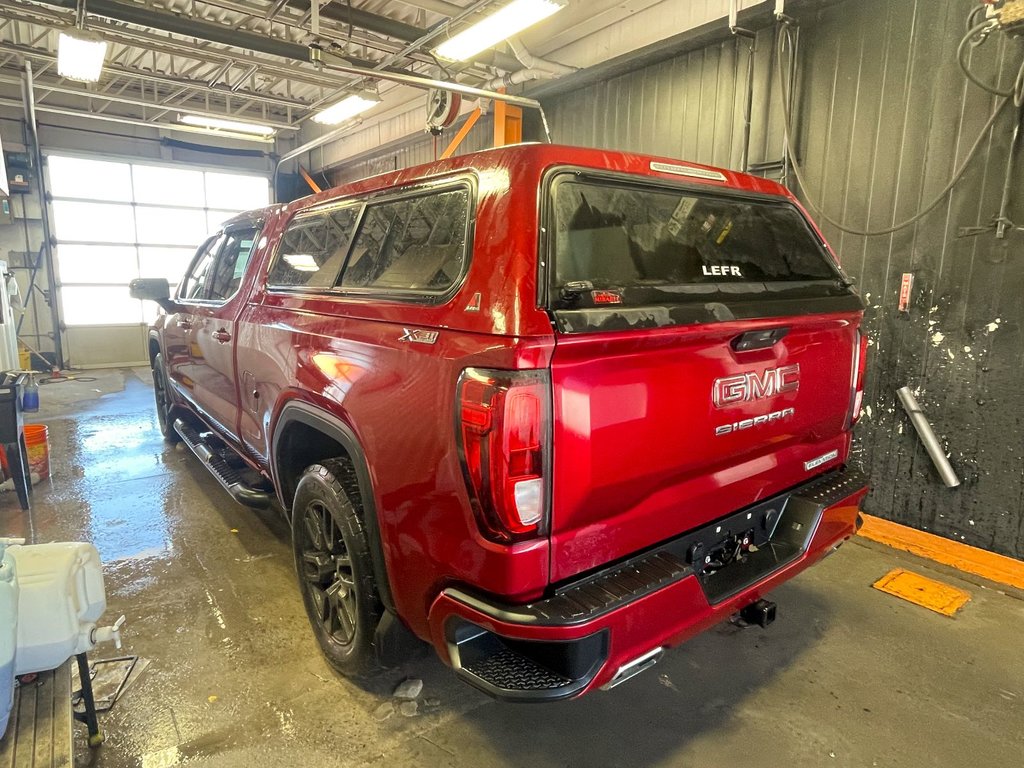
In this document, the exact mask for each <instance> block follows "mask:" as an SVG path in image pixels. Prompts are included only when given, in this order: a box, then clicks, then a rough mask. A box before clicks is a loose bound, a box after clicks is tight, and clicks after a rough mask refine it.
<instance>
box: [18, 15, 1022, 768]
mask: <svg viewBox="0 0 1024 768" xmlns="http://www.w3.org/2000/svg"><path fill="white" fill-rule="evenodd" d="M505 5H508V3H506V2H504V0H350V1H349V0H326V1H325V0H319V2H317V0H314V1H313V2H312V3H310V2H301V1H300V0H252V1H251V2H238V1H236V0H88V2H81V0H79V1H78V2H76V0H4V2H3V3H2V5H0V145H2V148H3V159H4V167H5V173H6V187H7V191H6V194H0V201H2V208H0V261H4V262H5V263H6V266H5V268H4V269H5V273H6V276H7V278H8V281H11V280H13V281H14V282H16V284H17V291H14V292H11V290H10V288H9V293H11V296H9V297H8V298H7V302H8V303H10V304H12V305H13V311H12V313H11V315H10V317H11V318H12V319H13V322H14V324H15V325H16V335H17V339H18V342H19V346H18V350H17V351H18V352H19V353H20V355H14V356H13V358H12V359H7V358H4V360H3V362H4V365H5V367H7V368H9V369H11V370H20V369H27V368H29V367H31V368H33V369H34V370H35V371H36V373H35V374H34V375H33V377H32V379H31V381H32V382H33V385H32V386H34V385H35V383H36V382H38V384H39V386H38V392H39V407H38V410H37V411H31V410H30V408H29V407H27V405H26V407H25V411H26V412H25V414H24V419H25V423H26V424H29V425H46V427H47V431H48V448H47V449H48V462H49V467H48V477H46V478H44V479H41V480H38V481H37V482H36V484H35V485H34V489H33V492H32V496H31V509H30V510H23V509H22V508H21V506H20V505H19V501H18V498H17V494H16V493H15V492H13V490H11V492H7V493H0V537H13V538H24V539H26V540H27V541H28V542H29V543H44V542H53V541H77V542H90V543H92V544H93V545H94V546H95V547H96V549H97V550H98V552H99V555H100V557H101V558H102V562H103V575H104V580H105V583H106V595H107V613H106V614H105V615H106V616H107V617H108V618H110V620H111V621H112V620H113V619H114V618H116V617H117V616H120V615H122V614H123V615H124V616H125V617H126V622H125V625H124V630H123V638H124V649H122V650H120V651H115V650H114V649H113V647H109V646H103V647H101V648H98V649H97V650H96V651H94V652H92V653H91V656H90V660H91V661H95V660H98V659H102V658H104V657H115V656H116V657H120V656H124V655H130V656H133V657H138V661H136V662H135V664H136V667H137V670H135V671H133V674H132V676H130V677H129V678H128V680H129V681H130V685H128V686H126V687H125V689H124V690H123V691H122V692H120V694H121V695H119V696H118V697H117V700H116V703H115V704H114V705H113V706H112V707H111V708H110V709H109V711H107V712H103V713H101V715H100V725H101V727H102V731H103V733H104V735H105V741H104V742H103V743H102V745H100V746H90V745H89V743H88V738H87V736H86V727H85V726H84V725H81V724H78V723H76V724H75V725H74V726H73V731H72V736H73V741H72V743H73V755H71V756H66V755H64V753H63V752H62V749H63V747H62V746H61V744H57V743H56V742H59V741H60V738H58V737H57V736H56V735H55V734H56V731H54V732H53V733H50V734H49V735H47V734H46V733H44V732H43V728H42V726H40V730H39V731H38V732H34V733H33V735H32V736H31V738H32V740H33V741H32V744H33V747H32V748H31V750H29V749H28V748H27V747H24V746H21V747H19V749H20V750H21V751H20V752H19V751H16V750H15V749H14V747H13V744H14V741H15V735H16V734H15V733H14V731H9V732H8V734H7V736H5V737H4V740H3V741H0V768H6V766H7V765H8V764H9V765H11V766H14V765H18V766H20V765H40V766H41V765H51V764H53V765H68V764H71V763H69V762H67V760H71V761H72V762H73V763H74V764H75V765H96V766H108V767H112V768H113V767H116V768H121V767H122V766H123V767H125V768H127V766H142V767H143V768H164V767H165V766H175V765H186V764H188V765H193V764H195V765H216V766H221V765H224V766H236V765H237V766H241V765H251V764H257V763H263V764H272V765H281V766H290V765H338V766H362V765H381V766H414V765H415V766H424V765H426V766H435V765H436V766H453V767H461V766H513V765H515V766H519V765H524V766H525V765H530V766H570V765H571V766H576V765H580V766H583V765H587V766H609V767H611V766H684V765H694V764H700V763H704V762H715V763H719V764H722V765H738V764H741V763H743V764H748V765H751V764H752V765H766V766H772V765H790V766H820V765H836V766H866V765H879V766H886V765H892V766H945V765H960V764H964V763H965V762H969V761H977V762H991V763H993V764H1000V765H1002V764H1005V765H1018V764H1022V763H1024V663H1022V662H1021V661H1020V659H1019V658H1018V654H1017V653H1016V652H1015V638H1017V637H1019V636H1020V634H1021V633H1022V632H1024V602H1022V601H1024V562H1022V561H1024V468H1022V467H1024V463H1022V462H1024V448H1022V446H1024V440H1022V434H1024V397H1022V396H1021V393H1020V387H1019V383H1018V375H1019V372H1020V371H1021V370H1022V367H1024V339H1022V335H1021V334H1022V323H1024V268H1022V259H1024V248H1022V234H1021V232H1022V230H1024V192H1022V191H1021V185H1020V183H1019V178H1020V176H1019V174H1020V168H1021V165H1020V163H1021V160H1020V157H1019V155H1020V147H1019V144H1020V136H1019V129H1020V122H1021V118H1022V116H1024V107H1022V106H1021V103H1024V84H1022V80H1024V64H1022V62H1024V42H1022V40H1024V2H1022V1H1021V0H1002V1H1001V2H988V3H979V2H978V1H977V0H942V1H941V2H940V1H939V0H888V1H887V0H787V1H786V2H782V0H768V1H767V2H756V1H755V0H699V1H696V0H693V1H691V0H625V1H623V0H591V1H590V2H584V1H583V0H564V1H563V2H559V3H556V4H555V5H558V6H564V7H560V8H559V9H558V10H557V12H554V13H552V14H551V15H550V16H549V17H547V18H545V19H543V20H541V21H538V22H537V23H536V24H534V25H532V26H530V27H528V28H526V29H524V30H522V31H521V33H518V34H515V35H514V36H512V37H509V38H507V39H505V38H501V39H500V40H498V41H497V42H496V43H495V44H493V45H492V46H490V47H489V48H487V49H485V50H484V51H482V52H480V53H477V54H475V55H473V56H471V58H470V60H469V61H463V62H451V61H447V60H444V59H441V58H439V57H438V55H437V54H436V52H435V51H436V49H437V48H438V45H439V44H440V43H441V42H443V41H445V40H448V39H452V37H453V32H455V31H458V30H462V29H464V28H467V27H469V26H470V25H471V24H473V23H475V22H477V21H479V20H480V19H482V18H485V17H487V16H488V15H489V14H492V13H494V12H495V11H496V10H497V9H499V8H501V7H503V6H505ZM982 25H985V26H984V31H983V32H981V33H979V32H977V31H976V30H977V29H978V28H980V27H982ZM972 30H975V31H974V33H973V34H972ZM62 33H69V34H72V35H74V34H78V35H79V36H81V37H83V38H92V39H96V40H103V41H105V42H106V50H105V56H104V58H103V62H102V71H101V73H100V74H99V77H98V80H96V81H95V82H88V83H86V82H81V81H79V80H76V79H74V78H73V77H70V76H66V75H62V74H61V71H60V69H59V64H58V54H59V50H58V48H59V45H60V42H59V39H60V37H61V34H62ZM965 70H966V72H965ZM446 88H447V90H446ZM495 92H498V93H495ZM483 93H487V94H490V95H497V96H498V98H491V97H490V96H483V95H481V94H483ZM353 96H358V97H360V99H362V101H361V102H360V103H359V104H358V111H355V110H356V107H352V109H349V110H348V114H344V112H343V115H342V116H341V117H340V118H339V117H338V115H337V114H335V115H333V116H331V118H332V119H331V120H330V121H327V122H325V121H324V119H323V118H321V119H318V118H320V117H321V116H322V115H323V113H324V111H325V108H327V107H330V106H332V105H339V103H343V100H345V99H348V98H351V97H353ZM502 97H510V99H509V100H508V101H502V100H501V98H502ZM533 105H536V106H539V107H541V108H542V109H537V108H534V106H533ZM548 134H549V135H550V139H551V140H552V141H553V142H554V143H556V144H560V145H573V146H582V147H594V148H599V149H606V150H619V151H627V152H636V153H642V154H644V155H653V156H658V157H664V158H670V159H677V160H679V161H688V162H694V163H700V164H706V165H710V166H716V167H720V168H724V169H731V170H735V171H745V172H747V173H750V174H752V175H755V176H761V177H764V178H768V179H772V180H774V181H778V182H780V183H782V184H783V185H784V186H786V187H788V188H789V189H790V190H791V191H792V192H793V193H794V194H795V195H796V196H797V197H798V198H799V199H800V201H801V202H802V203H803V205H804V206H805V207H806V208H807V210H808V212H809V213H810V215H811V216H812V217H813V218H814V219H815V221H816V222H817V223H818V225H819V226H820V228H821V230H822V232H823V234H824V235H825V237H826V239H827V240H828V241H829V243H830V244H831V246H832V247H833V249H834V250H835V251H836V253H837V254H838V255H839V257H840V259H841V263H842V267H843V269H844V270H845V272H846V273H847V274H848V275H849V276H850V277H851V278H852V279H853V281H854V283H855V286H856V290H857V291H858V293H859V294H860V296H861V297H862V299H863V302H864V304H865V306H866V310H865V315H864V321H863V328H864V330H865V332H866V333H867V335H868V338H869V341H868V345H869V346H868V348H869V356H868V368H867V379H866V381H867V384H866V390H865V392H864V408H863V416H862V417H861V419H860V421H859V422H858V424H857V425H856V429H855V433H854V435H855V438H854V443H853V449H852V451H853V452H852V459H851V460H852V462H853V463H855V464H857V465H859V466H860V467H861V468H862V469H863V471H864V472H865V473H866V474H867V476H868V477H869V479H870V486H871V491H870V493H869V495H868V496H867V498H866V500H865V501H864V503H863V509H864V511H865V513H867V522H866V523H865V525H864V528H863V529H861V531H860V535H858V536H856V537H854V538H853V539H851V541H850V542H849V544H847V545H846V546H844V547H843V548H842V549H841V550H839V551H838V552H836V554H835V555H834V556H831V557H829V558H827V559H826V560H824V561H823V562H822V563H821V564H820V565H819V566H817V567H815V568H812V569H810V570H808V571H806V572H805V573H803V574H801V575H800V576H799V577H797V578H796V579H794V580H793V581H791V582H788V583H786V584H784V585H782V586H781V587H779V588H778V589H776V590H775V591H774V592H773V593H772V599H773V600H774V601H776V602H777V603H778V606H779V620H778V621H777V622H775V623H774V624H773V625H772V626H771V627H766V628H760V627H748V626H743V625H742V622H726V623H723V624H719V625H718V626H716V627H714V628H712V629H710V630H709V631H707V632H705V633H703V634H701V635H698V636H697V637H695V638H693V639H691V640H689V641H687V642H686V643H685V644H683V645H682V646H680V647H678V648H674V649H671V650H669V651H668V652H667V653H666V654H665V656H664V657H663V658H662V659H661V660H660V662H659V663H658V664H657V666H656V667H654V669H653V670H651V671H649V672H647V673H645V674H643V675H640V676H638V677H636V678H635V679H633V680H630V681H629V682H627V683H626V684H624V685H622V686H621V687H618V688H615V689H614V690H611V691H606V692H604V691H602V692H597V691H595V692H594V693H590V694H588V695H587V696H585V697H583V698H582V699H580V700H574V701H566V702H559V703H551V704H544V705H539V706H532V705H531V706H521V705H514V704H508V703H500V702H496V701H493V700H491V699H490V698H488V697H487V696H485V695H483V694H482V693H480V692H478V691H476V690H473V689H472V688H470V687H468V686H467V685H465V684H464V683H462V682H460V681H459V680H458V679H457V678H456V677H455V676H454V675H453V674H452V673H451V670H449V669H448V668H447V667H446V666H445V665H444V664H443V663H442V662H441V661H440V660H438V659H437V658H436V657H435V656H434V654H433V653H430V652H429V649H426V650H424V651H423V652H422V653H416V654H414V658H412V659H411V660H410V661H408V662H406V663H404V664H402V665H400V666H397V667H395V668H392V669H389V670H387V671H386V672H385V673H384V674H382V675H380V676H378V677H376V678H374V679H373V680H371V681H369V682H365V683H360V684H356V683H354V682H352V681H350V680H348V679H346V678H344V677H342V676H340V675H339V674H337V673H336V672H335V671H334V670H333V669H332V668H331V667H330V666H329V665H328V664H327V663H326V662H325V661H324V659H323V658H322V657H321V655H320V652H319V650H318V648H317V643H316V641H315V639H314V638H313V636H312V635H311V634H310V632H309V631H308V623H307V620H306V617H305V615H304V611H303V607H302V599H301V597H300V594H299V591H298V589H297V587H296V577H295V569H294V564H293V560H292V552H291V544H290V537H291V532H290V528H289V524H288V523H287V521H286V520H285V519H284V517H283V516H282V514H281V512H280V511H278V510H273V509H268V510H253V509H249V508H246V507H244V506H241V505H239V504H237V503H235V502H234V501H233V500H232V499H231V498H230V497H229V496H228V495H227V494H226V493H225V492H224V489H223V488H222V487H221V485H220V484H219V483H218V482H217V479H215V478H214V477H212V476H211V475H210V473H209V472H207V471H206V470H205V469H204V468H203V466H201V464H200V463H199V462H198V461H196V458H195V457H194V456H192V455H191V454H190V453H189V451H188V450H187V449H185V448H184V447H183V446H182V445H181V444H178V445H177V446H175V445H171V444H168V443H167V442H165V441H164V440H163V439H162V438H161V434H160V431H159V424H158V421H157V415H156V413H155V411H154V408H153V398H154V393H153V379H152V373H151V370H150V363H151V360H150V355H149V352H148V339H149V324H150V323H151V322H152V321H153V319H154V318H155V317H156V314H157V307H156V304H154V303H153V302H143V301H139V300H136V299H133V298H131V297H130V296H129V288H128V286H129V283H131V282H132V281H133V280H135V279H137V278H150V277H163V278H166V279H167V281H168V283H169V285H170V286H171V289H172V291H173V290H174V288H175V287H176V286H177V283H178V281H179V280H180V279H181V277H182V275H183V274H184V272H185V270H186V268H187V267H188V265H189V263H190V262H191V260H192V257H193V254H194V253H195V248H196V246H197V244H199V243H200V242H202V241H203V240H204V239H205V237H206V236H207V233H209V232H212V231H215V230H216V228H217V227H218V225H219V224H220V223H221V222H223V221H224V220H226V219H228V218H230V217H231V216H233V215H235V214H237V213H239V212H241V211H246V210H250V209H255V208H261V207H264V206H267V205H270V204H276V203H287V202H290V201H293V200H296V199H298V198H301V197H304V196H305V195H308V194H310V193H312V192H316V191H320V190H326V189H328V188H331V187H335V186H338V185H343V184H348V183H351V182H355V181H358V180H360V179H365V178H367V177H370V176H374V175H377V174H381V173H385V172H390V171H394V170H398V169H403V168H409V167H412V166H417V165H421V164H428V163H433V162H434V161H435V160H437V159H438V158H441V157H447V156H449V155H452V156H456V157H458V156H462V155H467V154H470V153H474V152H478V151H481V150H485V149H489V148H492V147H497V146H503V145H507V144H514V143H518V142H520V141H526V142H544V141H547V140H548ZM1018 222H1019V223H1018ZM4 322H9V321H7V320H4ZM7 357H11V355H8V356H7ZM903 387H909V389H910V391H911V392H912V393H913V395H914V396H915V397H916V403H917V404H918V405H919V407H920V411H921V412H922V413H923V414H924V416H925V417H926V419H927V422H928V423H929V424H930V425H931V427H932V428H933V429H934V434H935V436H937V441H938V445H939V450H938V453H939V454H940V455H941V457H944V458H945V459H946V460H947V462H946V464H943V462H942V461H941V458H940V459H938V460H936V458H935V457H934V456H932V455H930V454H929V451H928V448H927V446H926V441H925V440H923V439H922V437H921V436H920V435H919V433H918V431H917V429H916V428H915V425H914V423H913V421H912V419H911V418H910V416H909V415H908V409H907V407H906V405H905V403H904V402H901V399H900V396H898V394H897V392H898V390H900V389H901V388H903ZM0 395H2V393H0ZM0 400H2V396H0ZM0 405H2V403H0ZM911 410H913V408H911ZM8 463H11V459H10V457H8ZM33 469H34V468H33ZM950 473H952V478H951V476H950ZM37 474H38V473H37ZM33 479H37V478H33ZM8 485H9V486H11V489H13V487H14V485H15V484H14V483H13V482H10V481H9V482H8ZM896 570H903V571H907V572H910V573H911V574H916V575H919V576H924V577H926V578H928V579H931V580H934V581H936V582H940V586H941V587H944V588H947V589H951V590H952V592H953V593H956V594H964V593H966V596H967V598H969V599H967V601H966V602H965V603H963V604H962V605H961V607H959V608H957V609H953V610H952V611H949V612H947V613H949V614H950V615H944V614H943V613H942V611H937V610H934V609H935V607H936V605H935V603H934V601H933V603H932V604H931V605H930V606H929V605H928V598H927V597H923V598H921V599H919V600H917V601H916V602H918V604H913V602H911V601H908V600H903V599H899V598H898V597H896V596H894V595H892V594H887V593H886V592H885V591H883V589H881V588H875V587H878V586H879V584H880V583H881V582H883V581H884V579H885V577H886V576H887V575H891V574H892V573H893V572H894V571H896ZM2 605H3V603H2V601H0V607H2ZM929 607H931V608H932V610H929ZM939 607H940V608H941V607H942V606H939ZM111 617H112V618H111ZM0 660H2V659H0ZM140 662H141V663H140ZM408 681H421V682H422V690H421V691H420V690H417V691H416V693H415V694H414V695H412V696H407V695H406V694H405V693H403V694H402V696H396V690H400V689H401V688H402V684H403V682H408ZM416 687H417V688H418V687H419V686H416ZM28 690H29V684H27V683H23V684H22V685H21V686H20V688H19V695H21V696H22V697H23V698H24V697H25V696H26V695H27V691H28ZM39 701H40V702H42V699H41V698H40V700H39ZM0 703H2V702H0ZM42 706H43V705H42V704H41V703H40V704H39V707H40V709H41V708H42ZM53 707H54V709H53V713H52V715H51V719H53V720H54V721H56V719H59V718H63V717H64V714H63V710H61V709H60V707H58V706H57V705H56V704H54V705H53ZM58 710H59V711H58ZM67 717H70V714H68V715H67ZM24 722H25V723H27V722H28V721H27V719H25V721H24ZM25 727H27V725H26V726H25ZM46 727H47V728H49V727H50V726H49V725H48V726H46ZM26 738H28V737H26ZM51 742H53V743H51ZM19 755H20V757H19ZM8 758H9V760H10V762H9V763H5V762H4V760H5V759H8ZM62 761H63V762H62Z"/></svg>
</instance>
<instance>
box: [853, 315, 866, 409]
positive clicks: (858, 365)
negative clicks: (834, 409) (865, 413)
mask: <svg viewBox="0 0 1024 768" xmlns="http://www.w3.org/2000/svg"><path fill="white" fill-rule="evenodd" d="M857 334H858V342H857V346H856V347H854V349H853V396H852V399H851V401H850V426H851V427H852V426H853V425H854V424H856V423H857V420H858V419H859V418H860V411H861V407H862V406H863V405H864V375H865V373H866V372H867V365H868V335H867V334H866V333H864V331H858V332H857Z"/></svg>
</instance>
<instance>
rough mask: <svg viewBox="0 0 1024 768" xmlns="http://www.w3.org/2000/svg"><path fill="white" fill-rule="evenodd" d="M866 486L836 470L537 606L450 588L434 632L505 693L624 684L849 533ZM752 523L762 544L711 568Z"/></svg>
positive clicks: (476, 681)
mask: <svg viewBox="0 0 1024 768" xmlns="http://www.w3.org/2000/svg"><path fill="white" fill-rule="evenodd" d="M867 490H868V488H867V483H866V478H865V477H864V475H862V474H861V473H860V472H857V471H856V470H853V469H849V468H846V469H841V470H838V471H835V472H830V473H827V474H825V475H823V476H821V477H819V478H816V479H814V480H812V481H810V482H808V483H806V484H804V485H802V486H798V487H797V488H794V489H791V490H790V491H788V492H786V493H784V494H781V495H780V496H777V497H774V498H772V499H768V500H766V501H764V502H759V503H758V504H755V505H753V506H751V507H749V508H747V509H744V510H740V511H739V512H736V513H734V514H732V515H729V516H727V517H726V518H723V519H722V520H719V521H716V522H714V523H712V524H710V525H708V526H705V527H703V528H700V529H698V530H695V531H691V532H688V533H687V534H684V535H683V536H680V537H677V538H676V539H673V540H671V541H669V542H665V543H664V544H661V545H659V546H657V547H655V548H653V549H651V550H649V551H647V552H644V553H643V554H641V555H638V556H636V557H633V558H631V559H629V560H628V561H626V562H624V563H618V564H616V565H614V566H611V567H609V568H606V569H603V570H601V571H600V572H598V573H595V574H591V575H589V576H587V577H586V578H584V579H580V580H578V581H575V582H572V583H570V584H567V585H565V586H563V587H560V588H559V589H558V590H557V591H556V592H555V594H554V595H553V596H551V597H550V598H547V599H545V600H542V601H538V602H535V603H531V604H529V605H519V606H511V605H503V604H501V603H498V602H495V601H493V600H488V599H484V598H481V597H479V596H475V595H473V594H471V593H470V592H468V591H463V590H460V589H455V588H450V589H446V590H444V591H443V592H442V593H441V594H440V595H439V596H438V597H437V598H436V600H435V601H434V603H433V605H432V606H431V609H430V616H429V621H430V631H431V640H432V642H433V644H434V646H435V648H436V649H437V651H438V653H439V654H440V655H441V657H442V659H445V660H446V661H447V662H448V663H449V664H450V665H451V666H452V667H453V668H454V669H455V670H456V672H457V674H458V675H459V676H460V677H462V678H463V679H465V680H466V681H467V682H469V683H470V684H472V685H474V686H475V687H477V688H480V689H481V690H483V691H485V692H486V693H488V694H490V695H492V696H494V697H496V698H499V699H504V700H510V701H538V700H544V701H550V700H555V699H565V698H571V697H574V696H579V695H581V694H583V693H585V692H587V691H590V690H593V689H594V688H600V687H602V686H605V685H607V684H609V683H611V684H617V683H618V682H621V681H622V680H623V679H626V677H628V676H630V675H629V673H631V672H634V671H639V670H640V669H644V668H646V666H649V665H651V664H653V663H654V662H655V661H657V657H658V656H659V655H660V650H661V649H664V648H670V647H673V646H675V645H678V644H680V643H682V642H683V641H685V640H687V639H688V638H690V637H692V636H694V635H696V634H698V633H699V632H701V631H703V630H705V629H707V628H708V627H710V626H712V625H714V624H716V623H718V622H720V621H723V620H724V619H726V618H728V617H729V616H731V615H732V614H733V613H735V612H736V611H738V610H740V609H741V608H743V607H744V606H746V605H749V604H750V603H752V602H755V601H757V600H758V599H760V598H761V597H763V596H764V595H765V594H766V593H767V592H768V591H769V590H771V589H773V588H775V587H776V586H778V585H779V584H781V583H783V582H784V581H787V580H788V579H791V578H792V577H793V576H795V575H796V574H798V573H799V572H800V571H802V570H804V569H805V568H807V567H808V566H809V565H812V564H813V563H815V562H817V561H818V560H820V559H821V558H822V557H824V556H825V555H827V554H828V553H830V552H831V551H832V550H833V549H834V548H835V547H836V546H837V545H838V544H840V543H842V542H843V541H844V540H846V539H848V538H849V537H850V536H852V535H853V534H854V533H855V532H856V529H857V522H858V514H859V511H860V503H861V500H862V499H863V498H864V495H865V494H866V493H867ZM748 526H750V531H751V533H754V534H755V536H756V537H757V538H758V544H759V545H760V546H759V547H758V548H757V551H756V552H751V553H749V554H748V555H747V556H745V557H743V558H741V559H739V560H737V561H735V562H734V563H732V564H731V565H728V566H726V567H723V568H721V570H719V571H717V572H715V573H702V570H703V563H704V561H705V553H707V552H713V551H714V546H715V543H716V542H717V541H719V540H720V539H721V538H722V537H723V536H724V535H726V534H728V533H730V532H731V533H733V534H737V533H738V534H739V536H740V537H741V538H742V537H743V536H745V535H746V531H747V528H748ZM695 558H696V560H697V562H696V563H695V562H693V561H694V559H695ZM695 566H696V567H695Z"/></svg>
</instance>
